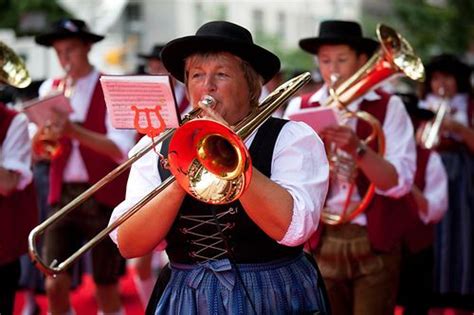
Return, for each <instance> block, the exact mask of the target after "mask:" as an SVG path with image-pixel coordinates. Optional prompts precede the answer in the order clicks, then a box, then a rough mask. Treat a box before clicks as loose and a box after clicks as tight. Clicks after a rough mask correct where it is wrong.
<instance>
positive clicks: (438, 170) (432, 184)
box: [419, 151, 448, 224]
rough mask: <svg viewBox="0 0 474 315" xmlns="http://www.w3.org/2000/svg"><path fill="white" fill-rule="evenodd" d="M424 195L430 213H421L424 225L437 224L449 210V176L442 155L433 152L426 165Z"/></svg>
mask: <svg viewBox="0 0 474 315" xmlns="http://www.w3.org/2000/svg"><path fill="white" fill-rule="evenodd" d="M423 195H424V196H425V198H426V199H427V200H428V211H427V212H426V213H419V216H420V219H421V221H423V223H425V224H428V223H437V222H439V221H440V220H441V218H442V217H443V216H444V214H445V213H446V211H447V210H448V175H447V174H446V170H445V168H444V166H443V162H442V161H441V157H440V155H439V154H438V153H437V152H435V151H432V152H431V154H430V157H429V159H428V164H427V165H426V173H425V188H424V189H423Z"/></svg>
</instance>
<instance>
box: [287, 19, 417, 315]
mask: <svg viewBox="0 0 474 315" xmlns="http://www.w3.org/2000/svg"><path fill="white" fill-rule="evenodd" d="M299 44H300V47H301V48H302V49H303V50H305V51H306V52H308V53H311V54H313V55H316V57H317V60H318V63H319V69H320V72H321V75H322V77H323V80H324V82H325V84H324V86H323V87H322V88H321V89H319V90H318V91H316V92H313V93H309V94H307V95H303V96H302V97H298V98H296V99H294V100H292V102H290V104H289V106H288V108H287V110H286V112H285V117H288V116H290V115H291V114H293V113H297V112H299V111H300V109H302V108H311V107H318V106H320V105H322V104H324V102H325V101H326V100H327V99H328V98H329V97H330V96H331V90H336V89H337V88H338V87H339V86H340V85H341V84H342V83H343V82H346V81H347V80H348V79H350V78H351V77H352V76H353V75H354V74H355V73H356V72H357V71H358V70H359V69H360V68H361V67H362V66H364V65H365V64H366V62H367V61H368V59H369V57H370V56H372V54H374V52H375V51H376V49H377V48H378V46H379V44H378V42H377V41H375V40H372V39H370V38H366V37H364V36H363V35H362V29H361V26H360V25H359V24H358V23H357V22H353V21H340V20H330V21H324V22H322V23H321V24H320V26H319V36H318V37H311V38H305V39H302V40H300V42H299ZM336 101H337V99H336ZM348 103H349V102H348ZM343 106H344V107H345V110H346V112H349V111H351V112H357V111H365V112H368V113H369V114H371V115H372V116H373V117H375V119H376V120H377V121H378V122H380V124H381V125H382V128H381V129H382V130H383V132H382V133H383V135H382V136H384V137H385V141H386V150H385V154H378V150H379V149H380V143H379V147H378V148H377V147H376V146H377V144H375V145H374V143H376V141H373V142H372V143H370V144H366V143H365V142H364V141H363V140H364V139H365V137H366V135H367V134H369V131H370V129H369V128H366V127H367V126H368V125H369V124H367V122H368V121H362V120H360V119H355V118H354V117H353V116H352V117H351V118H349V119H348V120H347V121H346V122H344V123H342V122H341V124H334V125H331V126H328V127H326V128H324V129H323V130H322V131H321V132H320V135H321V138H322V139H323V141H324V143H325V144H326V145H327V146H328V147H330V146H332V148H334V152H333V153H334V154H333V155H332V157H331V159H332V158H335V162H334V164H332V165H331V184H330V188H329V193H328V198H327V199H326V202H325V209H324V212H325V213H328V214H329V215H330V216H340V217H341V218H343V219H344V218H345V216H344V215H345V214H347V212H350V211H352V210H353V209H358V207H360V206H361V205H362V200H365V197H364V194H366V195H367V193H366V192H367V191H369V189H368V187H369V186H370V185H374V187H375V195H373V198H372V199H371V200H370V201H369V204H368V206H367V208H366V211H365V213H364V212H363V213H360V214H357V212H355V210H354V212H355V213H356V215H355V217H353V218H352V219H348V220H347V221H344V220H343V221H337V220H336V221H337V222H332V223H330V222H325V223H326V224H324V223H323V224H322V227H321V228H322V229H321V230H322V234H321V236H320V239H319V244H318V245H317V246H314V248H312V250H313V251H314V253H313V254H314V256H315V257H316V260H317V261H318V264H319V265H320V267H321V273H322V275H323V278H324V280H325V283H326V286H327V290H328V295H329V299H330V302H331V307H332V311H333V314H341V315H346V314H373V315H381V314H386V315H388V314H393V311H394V308H395V298H396V293H397V284H398V274H399V270H400V266H399V264H400V247H399V243H400V235H398V236H397V235H395V232H398V231H396V227H397V226H401V225H403V220H404V219H403V217H402V212H401V211H398V210H399V209H398V210H395V207H396V206H395V205H396V201H397V199H398V198H400V197H402V196H403V195H405V194H407V193H408V192H409V191H410V189H411V187H412V183H413V178H414V172H415V165H416V164H415V159H416V152H415V142H414V140H413V126H412V124H411V122H410V118H409V116H408V115H407V112H406V110H405V107H404V105H403V103H402V102H401V100H400V99H399V98H398V97H396V96H392V95H390V94H388V93H386V92H384V91H382V90H380V89H377V90H375V91H368V92H366V93H364V94H362V96H361V97H359V98H358V99H355V100H353V101H351V102H350V103H349V104H343ZM343 111H344V110H343ZM364 128H365V129H364ZM368 129H369V130H368ZM374 129H375V128H374ZM364 134H365V135H364ZM338 168H339V169H338ZM336 169H338V171H335V170H336ZM348 169H350V170H351V171H350V174H347V173H343V171H344V170H348ZM346 172H347V171H346ZM346 209H349V210H348V211H347V212H346ZM395 213H398V214H397V219H396V220H392V219H391V218H393V215H394V214H395ZM351 214H352V213H351ZM394 227H395V228H394Z"/></svg>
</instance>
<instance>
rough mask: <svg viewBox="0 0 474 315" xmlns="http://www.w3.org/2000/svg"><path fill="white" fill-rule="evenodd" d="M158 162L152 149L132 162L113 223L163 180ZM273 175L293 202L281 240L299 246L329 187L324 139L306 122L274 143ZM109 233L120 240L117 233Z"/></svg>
mask: <svg viewBox="0 0 474 315" xmlns="http://www.w3.org/2000/svg"><path fill="white" fill-rule="evenodd" d="M255 133H256V132H254V133H253V134H252V135H251V136H250V137H249V139H248V140H247V141H245V144H246V146H247V147H250V145H251V144H252V141H253V138H254V137H255ZM150 142H151V139H150V138H149V137H143V138H142V139H141V140H140V142H139V143H138V144H137V145H136V146H135V147H134V148H133V149H132V150H131V151H130V155H133V154H135V153H136V152H137V151H138V150H140V149H141V148H143V147H145V146H147V145H148V144H149V143H150ZM157 151H159V148H157ZM157 165H158V155H157V154H156V153H155V152H154V151H153V150H151V151H150V152H149V153H148V154H146V155H145V156H144V157H142V158H141V159H140V160H138V161H137V162H135V163H134V164H133V165H132V168H131V170H130V175H129V179H128V184H127V193H126V198H125V201H123V202H122V203H121V204H120V205H118V206H117V207H116V208H115V210H114V212H113V214H112V217H111V219H110V222H113V221H115V220H116V219H117V218H118V217H119V216H120V215H121V214H123V213H124V212H126V211H127V210H128V209H130V208H131V207H132V206H133V205H134V204H136V203H137V202H138V201H139V200H140V199H142V198H143V197H144V196H146V195H147V194H148V193H149V192H150V191H151V190H152V189H154V188H155V187H157V185H159V184H160V183H161V182H162V179H161V178H160V175H159V173H158V167H157ZM271 174H272V175H271V180H273V181H274V182H276V183H277V184H279V185H281V186H282V187H283V188H285V189H287V190H288V192H289V193H290V194H291V196H292V197H293V201H294V203H293V217H292V221H291V223H290V226H289V228H288V231H287V232H286V234H285V236H284V237H283V239H282V240H280V241H279V243H280V244H283V245H287V246H297V245H300V244H302V243H304V242H305V241H306V240H307V239H308V238H309V237H310V236H311V234H313V233H314V232H315V231H316V229H317V227H318V223H319V217H320V211H321V209H322V207H323V205H324V200H325V198H326V194H327V190H328V177H329V165H328V161H327V158H326V153H325V150H324V145H323V143H322V141H321V139H320V138H319V137H318V136H317V135H316V133H315V132H314V131H313V130H312V129H311V128H309V127H308V126H307V125H306V124H303V123H297V122H289V123H287V124H285V126H284V127H283V129H282V130H281V132H280V134H279V136H278V139H277V141H276V144H275V148H274V152H273V159H272V164H271ZM110 236H111V238H112V240H113V241H114V242H116V243H117V232H116V231H114V232H112V233H111V234H110ZM160 245H163V244H160Z"/></svg>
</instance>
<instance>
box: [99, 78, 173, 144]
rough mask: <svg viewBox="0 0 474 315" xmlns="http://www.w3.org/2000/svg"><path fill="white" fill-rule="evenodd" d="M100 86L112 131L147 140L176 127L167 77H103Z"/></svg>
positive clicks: (169, 81) (171, 91) (171, 92)
mask: <svg viewBox="0 0 474 315" xmlns="http://www.w3.org/2000/svg"><path fill="white" fill-rule="evenodd" d="M100 83H101V84H102V89H103V91H104V97H105V103H106V104H107V110H108V112H109V115H110V117H111V120H112V126H113V127H115V128H117V129H136V130H137V132H139V133H141V134H147V135H149V136H156V135H157V134H159V133H160V132H161V131H163V130H164V129H166V128H177V127H179V117H178V113H177V109H176V102H175V99H174V95H173V89H172V87H171V80H170V77H169V76H168V75H153V76H151V75H130V76H102V77H101V78H100Z"/></svg>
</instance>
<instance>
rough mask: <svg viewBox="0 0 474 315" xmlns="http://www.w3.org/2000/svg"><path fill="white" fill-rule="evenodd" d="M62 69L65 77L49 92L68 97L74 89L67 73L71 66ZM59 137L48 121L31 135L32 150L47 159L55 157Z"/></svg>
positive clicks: (52, 123)
mask: <svg viewBox="0 0 474 315" xmlns="http://www.w3.org/2000/svg"><path fill="white" fill-rule="evenodd" d="M64 70H65V72H66V75H65V77H64V78H63V79H61V80H60V81H59V82H58V84H57V86H56V87H54V90H53V91H52V92H51V93H52V94H54V93H62V94H63V95H64V96H65V97H66V98H68V99H70V98H71V96H72V94H73V91H74V86H73V82H72V78H71V76H70V75H69V72H70V70H71V66H70V65H69V64H68V65H66V66H65V67H64ZM59 138H60V137H59V134H58V132H57V131H56V130H55V125H54V122H51V121H49V122H48V123H47V124H46V125H45V126H43V127H42V128H41V129H40V130H39V131H38V132H37V134H36V135H35V136H34V137H33V140H32V149H33V152H34V153H35V154H36V155H37V156H39V157H42V158H44V159H47V160H51V159H53V158H55V157H56V156H58V155H59V154H60V153H61V145H60V142H59Z"/></svg>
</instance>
